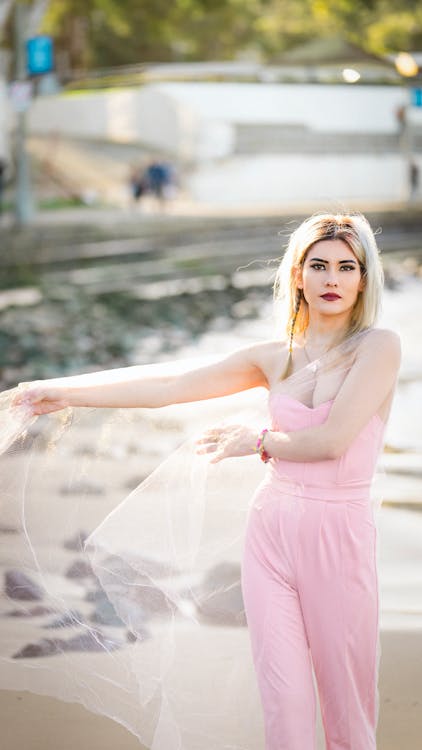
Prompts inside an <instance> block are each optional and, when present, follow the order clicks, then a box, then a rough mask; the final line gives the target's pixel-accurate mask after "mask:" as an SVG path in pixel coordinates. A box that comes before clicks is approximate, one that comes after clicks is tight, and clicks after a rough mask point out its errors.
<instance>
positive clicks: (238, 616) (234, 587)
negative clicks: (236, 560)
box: [191, 562, 246, 626]
mask: <svg viewBox="0 0 422 750" xmlns="http://www.w3.org/2000/svg"><path fill="white" fill-rule="evenodd" d="M191 595H192V597H193V600H194V602H195V604H196V607H197V611H198V614H199V615H200V616H201V617H202V618H203V619H205V620H206V621H207V622H212V623H213V624H215V625H242V626H243V625H246V616H245V610H244V604H243V598H242V590H241V583H240V566H239V565H237V564H233V563H224V562H223V563H220V564H219V565H216V566H215V567H214V568H211V570H209V571H208V573H207V574H206V576H205V577H204V580H203V581H202V583H201V584H200V585H199V586H197V587H196V588H195V589H194V590H193V591H192V592H191Z"/></svg>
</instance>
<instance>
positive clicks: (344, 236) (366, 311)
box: [274, 213, 384, 340]
mask: <svg viewBox="0 0 422 750" xmlns="http://www.w3.org/2000/svg"><path fill="white" fill-rule="evenodd" d="M334 239H341V240H343V241H344V242H346V243H347V244H348V245H349V247H350V249H351V250H352V252H353V253H354V254H355V256H356V258H357V260H358V262H359V266H360V269H361V274H362V276H363V277H364V279H365V284H364V288H363V290H362V292H360V293H359V294H358V298H357V300H356V304H355V306H354V308H353V311H352V314H351V318H350V327H349V331H348V334H353V333H357V332H359V331H362V330H364V329H366V328H369V327H370V326H372V325H373V324H374V323H375V320H376V318H377V315H378V312H379V308H380V303H381V294H382V288H383V283H384V273H383V269H382V265H381V259H380V253H379V250H378V247H377V243H376V241H375V236H374V233H373V231H372V229H371V227H370V224H369V222H368V220H367V219H366V218H365V217H364V216H363V215H362V214H358V213H357V214H325V213H321V214H315V215H314V216H311V217H309V219H306V220H305V221H304V222H302V224H300V226H299V227H297V229H295V231H294V232H293V233H292V234H291V236H290V240H289V243H288V246H287V249H286V251H285V253H284V256H283V259H282V261H281V263H280V265H279V268H278V271H277V274H276V278H275V282H274V299H275V301H280V302H283V303H284V305H285V312H284V318H285V320H284V324H285V329H286V333H287V336H288V337H289V338H290V339H291V340H292V338H293V331H297V332H298V333H304V332H305V330H306V328H307V326H308V323H309V312H308V305H307V303H306V300H305V299H304V297H303V294H302V295H301V294H300V291H299V290H298V288H297V285H296V272H297V270H298V269H300V268H301V267H302V266H303V263H304V261H305V259H306V255H307V253H308V251H309V250H310V248H311V247H312V246H313V245H314V244H315V243H316V242H319V241H320V240H334Z"/></svg>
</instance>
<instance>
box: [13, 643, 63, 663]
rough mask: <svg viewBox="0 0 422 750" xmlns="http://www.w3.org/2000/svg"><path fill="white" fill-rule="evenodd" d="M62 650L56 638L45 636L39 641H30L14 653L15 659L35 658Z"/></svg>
mask: <svg viewBox="0 0 422 750" xmlns="http://www.w3.org/2000/svg"><path fill="white" fill-rule="evenodd" d="M60 651H62V649H61V648H60V647H59V643H58V642H57V640H56V639H55V638H43V639H42V640H41V641H38V643H28V644H27V645H26V646H24V647H23V648H21V650H20V651H17V652H16V654H13V657H12V658H13V659H34V658H36V657H39V656H52V655H53V654H58V653H60Z"/></svg>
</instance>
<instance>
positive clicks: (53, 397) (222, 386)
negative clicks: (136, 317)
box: [15, 343, 270, 414]
mask: <svg viewBox="0 0 422 750" xmlns="http://www.w3.org/2000/svg"><path fill="white" fill-rule="evenodd" d="M269 347H270V345H269V344H267V343H264V344H262V343H259V344H255V345H251V346H247V347H244V348H242V349H239V350H237V351H235V352H233V353H232V354H229V355H228V356H226V357H224V358H223V359H221V360H219V361H217V362H214V363H212V364H208V365H204V366H202V367H198V368H195V369H192V370H189V371H187V372H183V373H179V374H169V375H167V374H160V372H161V373H162V370H163V369H165V368H164V367H160V365H152V366H148V365H147V366H142V365H141V366H135V367H125V368H120V369H116V370H104V371H101V372H98V373H88V374H86V375H77V376H70V377H65V378H57V379H51V380H46V381H39V382H38V381H37V382H35V383H33V384H32V383H29V384H24V385H25V387H23V388H22V390H21V393H20V394H18V396H17V397H16V398H15V403H16V404H18V403H21V404H27V405H30V406H31V408H32V410H33V413H34V414H45V413H47V412H50V411H57V410H59V409H63V408H65V407H66V406H90V407H116V408H119V407H151V408H154V407H160V406H167V405H169V404H176V403H183V402H188V401H201V400H203V399H210V398H217V397H219V396H226V395H229V394H232V393H236V392H238V391H243V390H247V389H249V388H254V387H256V386H266V385H267V378H266V375H265V374H264V372H265V360H266V358H267V357H268V350H269ZM177 367H178V364H177V362H176V363H175V369H176V370H177ZM157 373H158V374H157Z"/></svg>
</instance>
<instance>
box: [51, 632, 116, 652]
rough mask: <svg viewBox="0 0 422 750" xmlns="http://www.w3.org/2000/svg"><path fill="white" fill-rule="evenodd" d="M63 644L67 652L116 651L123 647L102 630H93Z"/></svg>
mask: <svg viewBox="0 0 422 750" xmlns="http://www.w3.org/2000/svg"><path fill="white" fill-rule="evenodd" d="M62 643H63V644H64V645H65V648H64V650H65V651H115V650H116V649H118V648H120V646H121V645H122V644H121V643H118V642H117V641H114V640H112V639H111V638H107V637H106V636H105V635H103V633H102V632H101V631H100V630H93V629H89V630H87V631H85V632H84V633H80V634H79V635H75V636H74V637H73V638H70V639H69V640H68V641H62Z"/></svg>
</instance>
